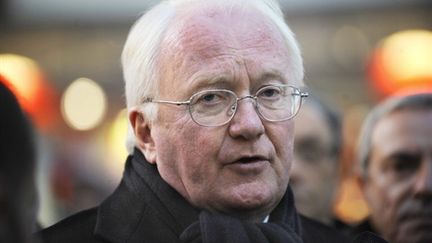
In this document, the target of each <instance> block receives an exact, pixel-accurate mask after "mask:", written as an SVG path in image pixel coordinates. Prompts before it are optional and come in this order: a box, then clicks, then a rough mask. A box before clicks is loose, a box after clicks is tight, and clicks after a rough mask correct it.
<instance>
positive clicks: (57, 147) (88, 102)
mask: <svg viewBox="0 0 432 243" xmlns="http://www.w3.org/2000/svg"><path fill="white" fill-rule="evenodd" d="M157 2H158V1H156V0H152V1H149V0H122V1H107V0H74V1H58V0H0V74H1V75H3V76H4V77H6V79H7V80H8V82H9V83H10V84H12V86H13V87H15V92H16V94H17V95H18V96H19V97H20V101H21V104H22V105H23V107H24V108H25V110H26V111H27V112H28V113H29V114H30V116H31V117H32V119H33V122H34V124H35V126H36V127H37V131H38V146H39V151H40V156H39V163H40V165H39V169H38V175H39V176H38V182H37V183H38V186H39V191H40V198H41V199H40V209H41V210H40V216H39V218H40V221H41V223H42V224H43V225H44V226H48V225H51V224H52V223H54V222H56V221H58V220H59V219H61V218H63V217H65V216H67V215H69V214H71V213H74V212H76V211H77V210H80V209H84V208H87V207H91V206H94V205H96V204H97V203H98V202H99V201H100V200H102V199H103V198H104V197H105V196H106V195H107V194H109V193H110V192H111V191H112V190H113V188H114V187H115V186H116V184H117V183H118V181H119V179H120V176H121V173H122V169H123V163H124V160H125V158H126V155H127V154H126V152H125V149H124V138H125V131H126V120H125V112H124V110H123V108H124V103H125V102H124V96H123V79H122V72H121V68H120V54H121V49H122V46H123V43H124V41H125V39H126V36H127V33H128V30H129V28H130V26H131V24H132V23H133V22H134V20H136V19H137V18H138V17H139V16H140V14H141V13H142V12H144V11H145V9H147V8H148V7H149V6H152V5H154V4H156V3H157ZM281 3H282V6H283V9H284V11H285V13H286V18H287V22H288V24H289V25H290V26H291V28H292V30H293V31H294V32H295V33H296V35H297V38H298V41H299V42H300V45H301V48H302V51H303V55H304V60H305V68H306V79H305V82H306V84H307V85H308V86H310V87H311V88H312V89H313V90H315V91H316V92H317V93H318V94H320V95H321V96H322V98H324V100H326V101H328V102H330V103H331V104H333V105H335V106H337V107H339V108H340V109H341V110H342V111H343V113H344V130H345V144H346V149H345V152H344V158H345V160H344V173H345V181H344V184H343V187H342V190H341V193H340V200H339V203H338V204H337V205H335V211H336V212H337V214H338V215H339V216H340V217H341V218H342V219H344V220H345V221H347V222H355V221H358V220H359V219H361V218H362V217H364V216H365V215H366V214H367V208H366V207H365V206H364V204H363V201H362V198H361V195H360V194H359V193H358V190H357V189H356V187H355V183H354V181H353V180H352V179H351V177H352V167H353V163H354V160H353V148H354V146H355V140H356V138H357V133H358V129H359V125H360V124H361V122H362V119H363V117H364V116H365V114H366V113H367V111H368V109H369V108H370V107H371V106H373V105H374V104H375V103H376V102H378V101H379V100H381V99H383V98H385V97H387V96H389V95H392V94H394V93H397V92H408V91H412V90H415V89H421V90H424V89H431V90H432V37H431V36H432V32H431V30H432V1H430V0H409V1H407V0H283V1H281Z"/></svg>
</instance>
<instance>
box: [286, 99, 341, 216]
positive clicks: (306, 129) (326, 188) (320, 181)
mask: <svg viewBox="0 0 432 243" xmlns="http://www.w3.org/2000/svg"><path fill="white" fill-rule="evenodd" d="M306 102H307V101H306ZM294 119H295V121H296V129H295V139H294V163H293V168H292V171H291V176H290V178H291V179H290V185H291V186H292V188H293V191H294V196H295V202H296V207H297V208H298V209H299V211H300V212H301V213H303V214H305V215H307V216H309V217H312V218H315V219H318V220H320V221H322V222H327V223H328V222H330V220H331V217H332V206H333V198H334V192H335V191H336V186H337V181H338V168H337V166H338V161H337V157H336V156H334V154H333V153H332V152H331V151H332V144H333V140H332V134H331V129H330V127H329V125H328V124H327V122H326V121H325V118H324V116H323V114H322V113H321V112H320V111H319V110H318V108H316V107H315V106H313V105H307V103H306V104H305V105H303V107H302V110H301V111H300V112H299V114H298V115H297V117H295V118H294Z"/></svg>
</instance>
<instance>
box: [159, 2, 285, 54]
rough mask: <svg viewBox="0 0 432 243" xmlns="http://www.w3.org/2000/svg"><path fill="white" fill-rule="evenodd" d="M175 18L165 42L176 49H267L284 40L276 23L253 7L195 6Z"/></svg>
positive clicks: (205, 50) (201, 52)
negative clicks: (202, 7) (222, 7)
mask: <svg viewBox="0 0 432 243" xmlns="http://www.w3.org/2000/svg"><path fill="white" fill-rule="evenodd" d="M191 11H192V12H191ZM173 22H174V24H173V25H171V27H170V29H169V30H168V31H167V35H166V38H165V40H164V42H165V43H164V44H166V45H165V46H167V47H168V48H170V49H171V51H172V52H175V53H186V52H190V51H191V50H193V51H194V53H196V54H202V55H212V54H215V53H214V52H215V51H221V49H220V47H224V48H226V51H230V52H232V51H236V50H238V49H242V50H247V49H248V48H250V49H253V50H254V51H256V50H258V51H259V49H263V51H265V49H270V48H272V47H273V48H275V47H277V46H278V45H279V46H280V45H281V44H282V43H284V38H283V36H282V35H281V33H280V32H279V31H278V29H277V28H276V26H275V25H274V24H273V23H272V22H271V21H270V20H269V19H268V18H266V17H265V16H264V15H263V14H262V13H260V12H259V11H257V10H255V9H252V8H239V7H237V8H232V9H220V8H210V7H209V8H204V9H194V10H189V11H188V12H180V13H178V14H177V15H176V17H175V20H174V21H173ZM227 47H228V48H227ZM172 52H171V53H172Z"/></svg>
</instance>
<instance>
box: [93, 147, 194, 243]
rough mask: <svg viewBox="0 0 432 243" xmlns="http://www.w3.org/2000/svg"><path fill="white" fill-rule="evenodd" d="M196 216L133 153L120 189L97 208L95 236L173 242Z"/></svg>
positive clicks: (112, 239)
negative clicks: (153, 238)
mask: <svg viewBox="0 0 432 243" xmlns="http://www.w3.org/2000/svg"><path fill="white" fill-rule="evenodd" d="M198 213H199V211H198V210H197V209H195V208H193V207H192V206H191V205H190V204H189V203H188V202H187V201H186V200H184V199H183V197H182V196H181V195H180V194H179V193H178V192H177V191H175V190H174V189H173V188H171V187H170V186H169V185H168V184H167V183H166V182H164V181H163V179H162V178H161V177H160V175H159V173H158V171H157V168H156V166H154V165H152V164H150V163H148V162H147V161H146V160H145V158H144V156H143V155H142V153H141V152H140V151H138V150H137V149H136V150H135V152H134V155H133V156H129V157H128V159H127V161H126V165H125V171H124V174H123V178H122V181H121V183H120V185H119V186H118V188H117V189H116V190H115V192H114V193H113V194H112V195H111V196H110V197H108V198H107V199H106V200H105V201H104V202H103V203H102V204H101V205H100V207H99V210H98V215H97V222H96V228H95V234H97V235H98V236H100V237H102V238H105V239H107V240H109V241H112V242H121V243H124V242H143V241H144V242H146V241H145V239H149V240H148V242H152V241H151V238H152V237H155V238H156V239H159V240H160V239H162V238H164V239H165V238H166V239H167V242H175V241H172V239H177V238H178V235H180V234H181V233H182V232H183V230H184V229H185V228H186V227H188V226H189V225H190V224H192V223H193V222H194V221H196V220H197V219H198ZM160 234H163V236H161V235H160ZM135 239H136V240H135ZM168 239H171V240H168Z"/></svg>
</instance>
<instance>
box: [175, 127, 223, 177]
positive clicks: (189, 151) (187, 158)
mask: <svg viewBox="0 0 432 243" xmlns="http://www.w3.org/2000/svg"><path fill="white" fill-rule="evenodd" d="M177 133H178V134H181V137H182V141H183V147H182V151H180V152H179V153H180V154H179V158H178V159H180V160H181V161H183V164H182V165H180V166H182V167H183V168H181V170H182V172H183V174H184V175H187V179H188V180H191V182H192V183H202V182H203V181H205V180H206V179H210V178H206V177H207V176H208V175H209V174H210V173H213V171H214V170H215V169H216V168H214V167H216V166H217V163H216V161H215V160H216V157H217V154H218V153H219V150H220V147H221V143H222V140H223V132H222V131H219V128H206V127H201V126H199V127H198V125H197V126H195V125H194V124H192V125H191V126H190V127H189V128H186V127H184V129H183V130H180V131H177Z"/></svg>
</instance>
